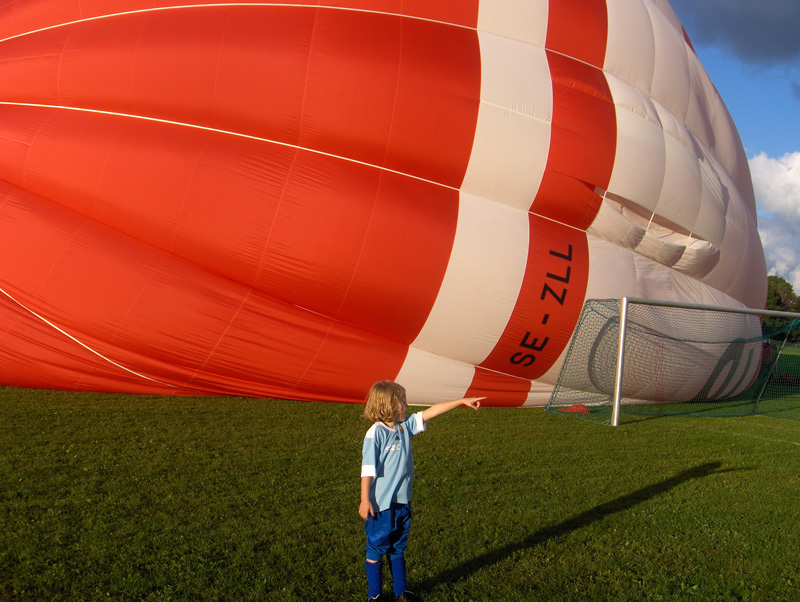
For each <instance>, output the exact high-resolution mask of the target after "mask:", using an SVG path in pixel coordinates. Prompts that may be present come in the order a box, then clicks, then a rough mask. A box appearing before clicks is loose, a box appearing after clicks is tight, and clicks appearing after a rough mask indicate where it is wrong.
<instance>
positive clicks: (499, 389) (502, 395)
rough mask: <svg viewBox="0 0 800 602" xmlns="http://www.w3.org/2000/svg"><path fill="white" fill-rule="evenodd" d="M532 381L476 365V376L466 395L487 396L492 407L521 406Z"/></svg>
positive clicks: (488, 403)
mask: <svg viewBox="0 0 800 602" xmlns="http://www.w3.org/2000/svg"><path fill="white" fill-rule="evenodd" d="M530 390H531V381H529V380H526V379H523V378H515V377H513V376H509V375H508V374H500V373H499V372H494V371H492V370H487V369H485V368H481V367H480V366H476V368H475V377H474V378H473V379H472V383H471V384H470V386H469V389H468V390H467V392H466V393H465V394H464V397H486V398H488V399H487V405H491V406H492V407H519V406H521V405H522V404H524V403H525V401H526V400H527V398H528V393H529V392H530Z"/></svg>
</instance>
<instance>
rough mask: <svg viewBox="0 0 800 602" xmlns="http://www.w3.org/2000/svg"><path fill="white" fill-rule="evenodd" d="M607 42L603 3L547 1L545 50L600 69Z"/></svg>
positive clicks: (606, 14) (562, 0) (604, 2)
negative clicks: (548, 3) (548, 2)
mask: <svg viewBox="0 0 800 602" xmlns="http://www.w3.org/2000/svg"><path fill="white" fill-rule="evenodd" d="M607 38H608V10H607V8H606V0H581V2H574V1H570V2H564V0H550V6H549V11H548V15H547V41H546V43H545V48H548V49H549V50H552V51H554V52H558V53H560V54H564V55H566V56H571V57H573V58H575V59H578V60H579V61H584V62H586V63H589V64H590V65H594V66H595V67H600V68H602V67H603V62H604V60H605V55H606V41H607Z"/></svg>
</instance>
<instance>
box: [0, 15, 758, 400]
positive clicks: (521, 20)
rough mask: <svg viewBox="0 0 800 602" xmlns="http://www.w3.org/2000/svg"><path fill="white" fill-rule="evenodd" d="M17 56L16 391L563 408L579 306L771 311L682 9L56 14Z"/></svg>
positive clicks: (8, 155)
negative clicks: (563, 380)
mask: <svg viewBox="0 0 800 602" xmlns="http://www.w3.org/2000/svg"><path fill="white" fill-rule="evenodd" d="M0 56H2V59H3V60H2V61H0V252H2V254H3V257H4V261H3V262H2V265H0V382H2V383H4V384H9V385H18V386H28V387H45V388H58V389H72V390H103V391H123V392H133V393H159V394H180V395H196V394H231V395H246V396H259V397H285V398H292V399H305V400H320V401H346V402H362V401H363V399H364V396H365V394H366V392H367V390H368V389H369V387H370V385H371V384H372V383H373V382H374V381H376V380H382V379H394V380H397V381H398V382H400V383H401V384H403V385H404V386H405V387H406V389H407V391H408V398H409V401H410V402H411V403H424V404H430V403H436V402H438V401H442V400H445V399H452V398H457V397H461V396H465V395H469V396H472V395H475V396H487V400H486V402H485V404H486V405H541V404H543V403H545V402H546V401H547V399H548V397H549V394H550V390H551V389H552V385H553V383H554V380H555V378H556V376H557V373H558V368H559V366H560V362H561V357H562V355H563V353H564V350H565V349H566V347H567V344H568V342H569V340H570V337H571V336H572V334H573V331H574V329H575V326H576V322H577V319H578V316H579V314H580V311H581V307H582V305H583V302H584V300H585V299H588V298H619V297H622V296H626V295H627V296H635V297H644V298H650V299H661V300H668V301H686V302H693V303H702V304H711V305H723V306H736V307H739V306H741V307H753V308H763V307H764V303H765V300H766V282H767V281H766V268H765V261H764V254H763V250H762V247H761V242H760V240H759V237H758V231H757V222H756V210H755V201H754V197H753V188H752V184H751V181H750V174H749V171H748V165H747V160H746V156H745V154H744V151H743V148H742V144H741V142H740V140H739V137H738V134H737V132H736V129H735V127H734V124H733V122H732V120H731V117H730V115H729V113H728V111H727V109H726V108H725V105H724V104H723V102H722V100H721V98H720V97H719V94H718V93H717V91H716V90H715V88H714V87H713V85H712V83H711V82H710V81H709V78H708V76H707V74H706V72H705V71H704V69H703V67H702V66H701V64H700V62H699V60H698V58H697V56H696V54H695V53H694V51H693V49H692V47H691V44H690V42H689V40H688V38H687V36H686V34H685V32H684V31H683V29H682V27H681V25H680V23H679V21H678V19H677V18H676V16H675V14H674V12H673V11H672V9H671V7H670V6H669V4H668V2H666V0H580V1H577V0H572V1H565V0H549V1H548V0H525V1H522V0H495V1H492V2H488V1H480V2H478V1H477V0H475V1H471V2H452V1H451V0H424V1H420V2H403V3H397V2H392V1H389V0H339V1H336V2H330V3H326V4H324V5H317V4H314V5H309V4H302V3H291V2H290V3H270V2H235V3H234V2H230V3H228V2H210V1H208V2H204V1H202V0H201V1H193V2H188V1H185V2H180V1H175V0H173V1H170V0H156V1H153V0H113V1H110V0H103V1H100V0H96V1H94V2H86V1H85V0H84V1H82V2H78V1H77V0H40V1H38V2H35V3H34V2H29V3H24V2H23V3H10V4H8V3H7V4H6V5H5V6H3V7H0ZM709 361H710V362H711V363H713V362H714V360H713V358H712V359H710V360H709ZM712 368H713V366H710V367H709V370H711V369H712Z"/></svg>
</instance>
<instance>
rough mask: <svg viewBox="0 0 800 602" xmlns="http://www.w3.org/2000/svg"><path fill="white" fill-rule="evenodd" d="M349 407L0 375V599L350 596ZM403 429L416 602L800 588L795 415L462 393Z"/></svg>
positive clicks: (358, 539)
mask: <svg viewBox="0 0 800 602" xmlns="http://www.w3.org/2000/svg"><path fill="white" fill-rule="evenodd" d="M412 410H413V409H412ZM360 413H361V407H359V406H348V405H339V404H323V403H298V402H289V401H276V400H252V399H241V398H222V397H216V398H165V397H137V396H126V395H101V394H76V393H63V392H50V391H31V390H22V389H13V388H5V389H0V429H2V431H0V600H37V601H38V600H48V601H55V600H76V601H78V600H79V601H82V602H83V601H92V600H98V601H99V600H125V601H129V600H154V601H155V600H231V601H234V600H235V601H246V600H269V601H273V600H275V601H277V600H281V601H283V600H285V601H295V600H331V601H333V600H362V599H365V598H366V580H365V578H364V566H363V564H364V560H363V545H364V535H363V524H362V522H361V520H360V518H359V517H358V514H357V510H358V492H359V488H358V481H359V470H360V456H361V442H362V438H363V435H364V432H365V431H366V429H367V427H368V425H367V424H366V423H365V422H364V421H363V420H361V418H360ZM414 446H415V447H414V451H415V457H416V466H417V479H416V483H415V494H414V512H415V518H414V525H413V527H412V534H411V540H410V546H409V550H408V569H409V582H410V585H411V587H412V588H413V589H415V590H416V591H418V592H419V593H420V594H421V595H422V596H423V598H424V600H426V601H445V600H448V601H453V602H455V601H459V602H463V601H468V600H475V601H481V602H484V601H488V600H492V601H503V600H520V601H523V600H525V601H528V600H546V601H548V602H556V601H567V600H569V601H573V600H574V601H576V602H577V601H593V600H597V601H599V600H608V601H612V600H613V601H615V602H619V601H625V600H628V601H641V600H664V601H674V600H693V601H697V600H713V601H724V602H729V601H733V600H753V601H759V602H761V601H766V600H769V601H771V602H772V601H777V600H786V601H789V600H796V599H797V598H798V593H797V592H798V585H799V584H798V582H800V563H798V558H800V541H798V540H799V539H800V538H798V537H797V535H796V529H797V524H798V522H800V521H799V520H798V519H800V516H798V515H800V504H798V503H797V501H796V500H797V499H798V498H800V479H798V478H797V475H798V473H800V453H799V452H800V448H799V446H800V424H798V423H797V422H792V421H786V420H776V419H773V418H770V417H765V416H749V417H742V418H714V419H710V418H658V419H641V418H635V417H632V416H627V417H626V416H625V415H624V414H623V425H622V426H620V427H619V428H616V429H614V428H611V427H608V426H605V425H602V424H594V423H590V422H585V421H581V420H576V419H573V418H571V417H568V416H562V415H558V414H550V413H546V412H544V411H542V410H539V409H516V410H512V409H484V410H481V411H480V412H473V411H469V410H458V411H455V412H451V413H449V414H446V415H444V416H442V417H439V418H437V419H436V420H434V421H432V422H431V423H430V424H429V428H428V432H427V433H425V434H424V435H421V436H420V437H418V438H417V439H415V442H414ZM387 579H388V577H387Z"/></svg>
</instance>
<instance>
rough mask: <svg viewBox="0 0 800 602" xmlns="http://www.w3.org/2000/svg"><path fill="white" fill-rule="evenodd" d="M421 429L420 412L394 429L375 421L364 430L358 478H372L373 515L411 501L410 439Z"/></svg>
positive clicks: (411, 468) (411, 467) (422, 425)
mask: <svg viewBox="0 0 800 602" xmlns="http://www.w3.org/2000/svg"><path fill="white" fill-rule="evenodd" d="M424 430H425V422H424V421H423V420H422V412H417V413H415V414H412V415H411V416H408V417H406V419H405V421H404V422H401V423H400V424H396V425H395V426H394V428H389V427H388V426H386V425H385V424H384V423H383V422H376V423H375V424H373V425H372V426H371V427H370V429H369V430H368V431H367V434H366V436H365V437H364V448H363V451H362V454H361V476H362V477H374V478H373V479H372V486H371V487H370V490H369V494H370V501H371V502H372V505H373V507H374V508H375V509H376V511H377V512H383V511H384V510H388V509H389V507H391V505H392V504H407V503H409V502H410V501H411V488H412V486H413V485H414V455H413V454H412V453H411V437H413V436H414V435H416V434H418V433H421V432H423V431H424Z"/></svg>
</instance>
